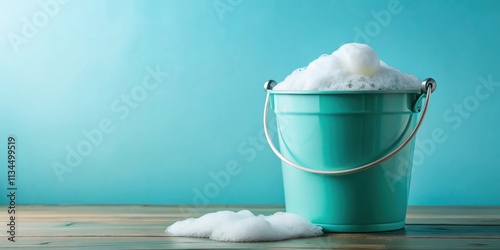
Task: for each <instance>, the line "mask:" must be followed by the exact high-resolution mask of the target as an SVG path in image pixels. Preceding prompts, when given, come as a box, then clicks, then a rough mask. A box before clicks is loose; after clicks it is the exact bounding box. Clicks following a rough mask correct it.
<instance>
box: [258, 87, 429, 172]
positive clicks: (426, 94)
mask: <svg viewBox="0 0 500 250" xmlns="http://www.w3.org/2000/svg"><path fill="white" fill-rule="evenodd" d="M276 84H277V83H276V82H275V81H274V80H269V81H267V82H266V83H265V84H264V90H265V91H266V92H267V94H266V103H265V105H264V133H265V135H266V139H267V142H268V143H269V146H270V147H271V149H272V150H273V152H274V153H275V154H276V156H278V158H280V159H281V160H282V161H284V162H286V163H287V164H288V165H290V166H292V167H294V168H296V169H299V170H302V171H306V172H309V173H314V174H322V175H332V176H340V175H348V174H354V173H358V172H361V171H364V170H367V169H370V168H373V167H375V166H377V165H379V164H380V163H383V162H385V161H387V160H389V159H390V158H392V157H393V156H394V155H396V154H397V153H399V151H401V150H402V149H403V148H404V147H406V146H407V145H408V144H409V143H410V142H411V141H412V140H413V138H414V137H415V135H416V134H417V132H418V130H419V128H420V125H422V121H423V120H424V118H425V115H426V114H427V108H428V107H429V102H430V100H431V93H432V92H434V90H436V87H437V84H436V81H435V80H434V79H432V78H427V79H425V80H424V81H423V82H422V87H421V91H422V92H421V94H420V96H419V98H418V99H417V102H416V104H415V105H416V106H418V108H416V106H415V107H414V111H416V112H418V111H420V107H419V106H420V105H419V103H420V101H421V99H422V98H423V97H425V104H424V107H423V110H422V114H421V116H420V119H419V120H418V122H417V125H416V126H415V128H414V129H413V131H412V132H411V134H410V135H409V136H408V138H406V140H405V141H404V142H403V143H401V145H399V146H398V147H397V148H396V149H394V150H393V151H391V152H390V153H388V154H387V155H385V156H384V157H382V158H379V159H378V160H375V161H373V162H370V163H368V164H365V165H362V166H359V167H355V168H350V169H344V170H332V171H327V170H315V169H310V168H307V167H304V166H301V165H299V164H296V163H294V162H292V161H290V160H288V159H287V158H286V157H285V156H283V155H282V154H281V153H280V152H279V150H278V149H276V147H275V146H274V144H273V141H272V139H271V136H270V135H269V129H268V125H267V123H268V119H267V118H268V113H269V98H270V92H269V90H272V89H273V88H274V87H275V86H276Z"/></svg>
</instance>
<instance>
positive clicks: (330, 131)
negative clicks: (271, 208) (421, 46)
mask: <svg viewBox="0 0 500 250" xmlns="http://www.w3.org/2000/svg"><path fill="white" fill-rule="evenodd" d="M275 85H276V82H274V81H268V82H266V85H265V89H266V91H267V98H266V105H265V108H264V127H265V134H266V137H267V140H268V142H269V145H270V146H271V149H272V150H273V151H274V152H275V154H276V155H277V156H278V157H279V158H280V159H281V160H282V171H283V184H284V191H285V205H286V211H287V212H290V213H295V214H298V215H300V216H302V217H304V218H306V219H308V220H310V221H311V222H312V223H314V224H316V225H318V226H321V227H322V228H323V230H325V231H327V232H376V231H389V230H397V229H401V228H403V227H404V226H405V218H406V208H407V202H408V193H409V185H410V175H411V166H412V160H413V149H414V141H413V138H414V137H415V135H416V133H417V131H418V128H419V127H420V124H421V122H422V121H423V118H424V117H425V114H426V111H427V107H428V103H429V101H430V95H431V93H432V92H433V91H434V89H435V88H436V86H437V85H436V82H435V81H434V80H433V79H431V78H429V79H426V80H425V81H424V82H423V83H422V89H421V90H417V91H406V92H405V91H276V90H272V87H274V86H275ZM424 98H425V104H424V105H423V110H422V114H421V116H420V119H419V120H418V121H417V119H418V113H419V112H420V111H421V107H422V100H423V99H424ZM269 106H270V107H271V109H272V110H273V111H274V113H275V114H276V120H277V130H278V138H279V145H280V150H278V149H276V147H275V146H274V144H273V142H272V139H271V136H270V134H269V131H268V127H267V123H268V122H267V120H268V118H267V115H268V109H269Z"/></svg>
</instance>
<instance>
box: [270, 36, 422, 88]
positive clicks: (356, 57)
mask: <svg viewBox="0 0 500 250" xmlns="http://www.w3.org/2000/svg"><path fill="white" fill-rule="evenodd" d="M419 89H420V82H419V80H418V78H417V77H415V76H413V75H409V74H405V73H402V72H400V71H399V70H397V69H395V68H392V67H390V66H388V65H387V64H385V63H384V62H383V61H381V60H380V59H379V57H378V55H377V53H376V52H375V50H373V49H372V48H371V47H370V46H368V45H366V44H360V43H347V44H344V45H342V46H341V47H340V48H339V49H338V50H336V51H334V52H333V53H332V54H330V55H326V54H325V55H321V56H320V57H319V58H318V59H316V60H314V61H312V62H311V63H309V65H308V66H307V67H304V68H299V69H296V70H295V71H293V72H292V74H290V75H289V76H287V77H286V78H285V80H284V81H282V82H281V83H279V84H278V85H276V87H274V90H293V91H307V90H352V91H360V90H361V91H366V90H419Z"/></svg>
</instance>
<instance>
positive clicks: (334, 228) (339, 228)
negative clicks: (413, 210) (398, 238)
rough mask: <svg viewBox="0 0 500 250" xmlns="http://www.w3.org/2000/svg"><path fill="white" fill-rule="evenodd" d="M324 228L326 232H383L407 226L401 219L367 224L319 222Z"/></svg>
mask: <svg viewBox="0 0 500 250" xmlns="http://www.w3.org/2000/svg"><path fill="white" fill-rule="evenodd" d="M314 224H316V225H317V226H320V227H322V228H323V231H325V232H336V233H367V232H381V231H393V230H398V229H402V228H404V227H405V221H399V222H394V223H386V224H367V225H335V224H317V223H314Z"/></svg>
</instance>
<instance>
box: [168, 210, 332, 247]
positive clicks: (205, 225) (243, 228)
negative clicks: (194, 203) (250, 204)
mask: <svg viewBox="0 0 500 250" xmlns="http://www.w3.org/2000/svg"><path fill="white" fill-rule="evenodd" d="M165 232H166V233H167V235H170V236H186V237H204V238H210V239H212V240H217V241H232V242H251V241H277V240H285V239H293V238H302V237H315V236H320V235H322V234H323V231H322V230H321V227H318V226H315V225H313V224H312V223H311V222H309V221H307V220H306V219H304V218H302V217H300V216H298V215H296V214H292V213H284V212H277V213H275V214H273V215H269V216H264V215H257V216H255V215H254V214H253V213H252V212H250V211H248V210H242V211H239V212H232V211H219V212H215V213H209V214H205V215H203V216H201V217H199V218H189V219H186V220H183V221H178V222H175V223H174V224H172V225H171V226H169V227H167V229H166V230H165Z"/></svg>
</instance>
